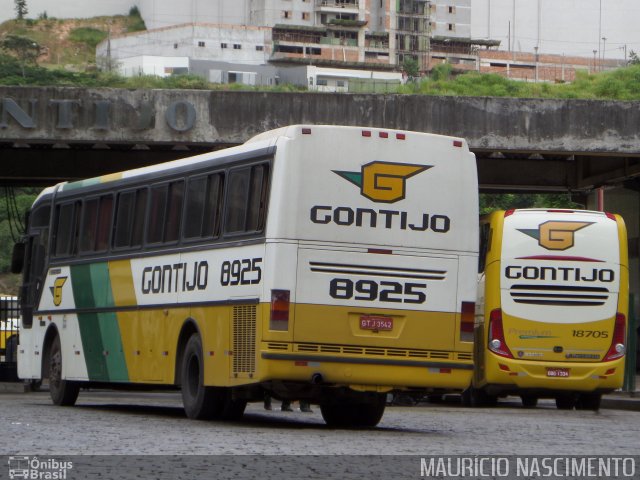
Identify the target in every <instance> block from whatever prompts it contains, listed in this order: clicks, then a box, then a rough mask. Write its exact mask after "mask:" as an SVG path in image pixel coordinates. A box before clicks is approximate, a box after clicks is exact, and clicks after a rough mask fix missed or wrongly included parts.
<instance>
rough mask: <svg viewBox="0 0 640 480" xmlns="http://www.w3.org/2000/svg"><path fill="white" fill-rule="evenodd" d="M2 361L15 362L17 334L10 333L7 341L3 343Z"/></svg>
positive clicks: (16, 359) (16, 356)
mask: <svg viewBox="0 0 640 480" xmlns="http://www.w3.org/2000/svg"><path fill="white" fill-rule="evenodd" d="M4 361H5V362H9V363H16V362H17V361H18V336H17V335H11V336H10V337H9V338H7V342H6V343H5V345H4Z"/></svg>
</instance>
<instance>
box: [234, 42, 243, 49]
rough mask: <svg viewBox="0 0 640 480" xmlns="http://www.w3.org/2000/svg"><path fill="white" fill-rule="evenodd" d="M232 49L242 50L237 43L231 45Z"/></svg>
mask: <svg viewBox="0 0 640 480" xmlns="http://www.w3.org/2000/svg"><path fill="white" fill-rule="evenodd" d="M233 49H234V50H240V49H242V45H240V44H239V43H234V44H233Z"/></svg>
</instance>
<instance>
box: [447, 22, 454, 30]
mask: <svg viewBox="0 0 640 480" xmlns="http://www.w3.org/2000/svg"><path fill="white" fill-rule="evenodd" d="M447 25H448V28H449V31H450V32H453V31H454V30H455V29H456V28H455V25H454V24H453V23H449V24H447Z"/></svg>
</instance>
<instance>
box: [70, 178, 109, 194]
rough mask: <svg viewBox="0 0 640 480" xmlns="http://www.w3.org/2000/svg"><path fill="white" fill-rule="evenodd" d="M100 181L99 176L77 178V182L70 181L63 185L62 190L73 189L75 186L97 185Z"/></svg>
mask: <svg viewBox="0 0 640 480" xmlns="http://www.w3.org/2000/svg"><path fill="white" fill-rule="evenodd" d="M99 183H100V177H95V178H89V179H87V180H79V181H77V182H70V183H67V184H66V185H65V186H64V191H67V190H75V189H76V188H82V187H90V186H91V185H97V184H99Z"/></svg>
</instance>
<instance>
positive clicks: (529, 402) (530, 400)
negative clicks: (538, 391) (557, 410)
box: [520, 395, 538, 408]
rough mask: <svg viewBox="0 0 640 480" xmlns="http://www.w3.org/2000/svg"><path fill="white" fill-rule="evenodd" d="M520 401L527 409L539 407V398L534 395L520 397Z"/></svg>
mask: <svg viewBox="0 0 640 480" xmlns="http://www.w3.org/2000/svg"><path fill="white" fill-rule="evenodd" d="M520 400H522V406H523V407H525V408H535V407H536V405H538V397H536V396H534V395H520Z"/></svg>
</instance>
